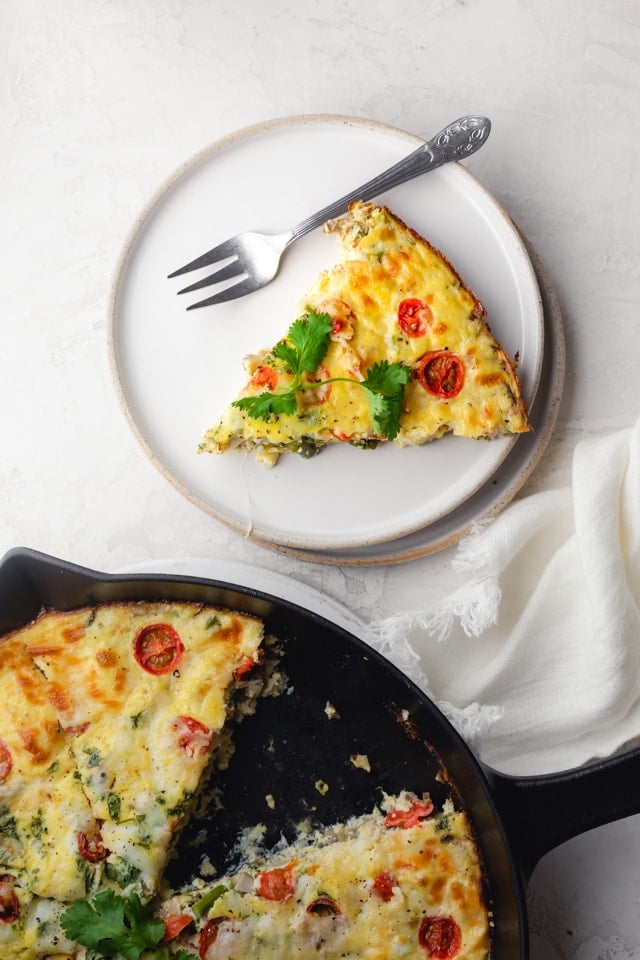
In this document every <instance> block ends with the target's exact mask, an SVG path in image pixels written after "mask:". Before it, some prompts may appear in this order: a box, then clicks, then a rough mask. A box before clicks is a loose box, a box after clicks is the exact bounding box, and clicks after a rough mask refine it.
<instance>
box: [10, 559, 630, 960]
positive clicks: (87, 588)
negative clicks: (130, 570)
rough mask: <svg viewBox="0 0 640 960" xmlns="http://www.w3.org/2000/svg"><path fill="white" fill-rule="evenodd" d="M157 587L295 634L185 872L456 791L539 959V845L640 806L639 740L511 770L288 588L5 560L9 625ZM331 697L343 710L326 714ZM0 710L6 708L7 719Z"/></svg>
mask: <svg viewBox="0 0 640 960" xmlns="http://www.w3.org/2000/svg"><path fill="white" fill-rule="evenodd" d="M150 599H158V600H160V599H161V600H197V601H203V602H210V603H215V604H219V605H223V606H227V607H230V608H233V609H237V610H244V611H245V612H247V613H253V614H256V615H258V616H260V617H262V618H263V619H264V620H265V622H266V626H267V630H268V632H270V633H273V634H275V635H276V636H277V637H279V638H280V639H282V640H284V641H285V653H284V657H283V662H282V665H283V668H284V670H285V672H286V675H287V678H288V687H287V690H286V691H285V692H284V693H283V694H282V695H281V696H280V697H277V698H268V699H267V698H265V699H262V700H261V701H260V702H259V705H258V710H257V712H256V714H255V715H254V716H253V717H250V718H248V719H246V720H245V721H244V722H243V723H242V724H241V725H240V726H239V727H238V729H237V730H236V732H235V735H234V741H235V744H236V751H235V754H234V756H233V758H232V760H231V763H230V765H229V768H228V770H227V771H226V772H224V773H222V774H219V775H218V776H217V777H216V780H215V785H216V787H217V788H218V790H219V792H220V795H221V797H222V800H223V804H224V807H223V809H222V811H220V810H219V809H218V810H216V809H211V813H210V815H209V814H208V813H206V814H204V815H203V818H202V819H201V820H200V821H198V820H194V821H193V822H191V823H190V825H189V827H188V829H187V830H186V832H185V833H184V834H183V835H182V837H181V840H180V846H179V856H178V858H177V859H176V861H175V862H174V863H173V864H172V865H171V867H170V872H169V874H168V879H169V880H170V881H172V882H174V883H180V882H181V881H183V880H186V879H188V878H189V877H191V876H192V875H194V873H196V872H197V867H198V864H199V862H200V858H201V856H202V854H203V853H207V854H208V855H209V857H210V859H211V860H212V861H213V862H214V863H215V864H216V865H217V866H218V867H219V868H220V869H221V870H225V869H227V868H230V867H233V865H234V862H235V860H236V856H237V855H236V849H235V845H236V840H237V838H238V836H239V833H240V831H241V830H242V828H244V827H247V826H252V825H254V824H256V823H263V824H264V825H265V827H266V830H267V833H266V841H267V843H272V842H273V843H275V842H277V841H278V840H279V839H280V838H281V836H283V835H284V836H286V837H288V838H292V837H293V835H294V833H295V829H296V825H297V824H299V823H300V821H301V820H304V819H311V821H312V822H314V823H316V824H322V823H327V824H328V823H331V822H335V821H337V820H342V819H346V818H347V817H350V816H353V815H358V814H361V813H365V812H368V811H369V810H371V808H372V807H373V806H374V804H375V803H377V802H378V801H379V800H380V799H381V796H382V794H381V791H383V790H384V791H386V792H388V793H395V792H397V791H399V790H402V789H409V790H414V791H416V792H417V793H422V792H423V791H428V792H430V793H431V796H432V798H433V799H434V801H435V802H436V804H439V803H441V802H442V801H443V800H444V799H445V798H446V797H447V796H453V798H454V800H455V801H456V802H457V803H458V804H459V805H461V806H462V807H463V808H464V809H465V810H466V811H467V813H468V814H469V816H470V818H471V821H472V823H473V827H474V830H475V833H476V837H477V839H478V843H479V847H480V850H481V854H482V857H483V860H484V865H485V872H486V890H487V898H488V901H489V904H490V906H491V909H492V911H493V915H494V921H495V932H494V945H493V957H494V960H515V958H517V957H520V958H526V957H527V956H528V936H527V917H526V900H525V889H526V883H527V881H528V879H529V876H530V874H531V872H532V870H533V868H534V866H535V864H536V863H537V861H538V860H539V859H540V857H542V855H543V854H544V853H546V852H547V851H548V850H550V849H551V848H552V847H554V846H556V845H558V844H559V843H561V842H563V841H564V840H567V839H569V838H570V837H573V836H576V835H577V834H579V833H582V832H583V831H585V830H588V829H590V828H592V827H596V826H599V825H601V824H603V823H606V822H609V821H612V820H616V819H619V818H621V817H625V816H628V815H629V814H632V813H637V812H639V811H640V795H639V790H638V787H637V783H638V775H639V773H640V750H636V751H633V752H629V753H626V754H624V755H622V756H620V757H616V758H614V759H610V760H607V761H605V762H600V763H596V764H594V765H592V766H589V767H587V768H580V769H577V770H571V771H568V772H566V773H561V774H558V775H550V776H543V777H532V778H521V777H520V778H516V777H509V776H504V775H502V774H500V773H498V772H496V771H495V770H492V769H489V768H487V767H486V766H483V765H482V764H480V763H479V762H478V761H477V760H476V759H475V757H474V756H473V754H472V753H471V752H470V750H469V748H468V747H467V746H466V744H465V743H464V741H463V740H462V739H461V738H460V737H459V736H458V734H457V733H456V731H455V730H454V729H453V727H451V725H450V724H449V723H448V721H447V720H446V719H445V718H444V716H443V715H442V714H441V713H440V711H439V710H438V709H437V708H436V706H435V705H434V704H433V703H432V702H431V701H430V700H429V699H428V698H427V697H426V696H425V695H424V694H423V693H422V692H421V691H420V690H419V689H418V688H417V687H416V686H415V685H414V684H413V683H412V682H411V681H410V680H408V679H407V678H406V677H405V676H404V675H403V674H402V673H401V672H400V671H398V670H397V669H396V668H395V667H394V666H393V665H391V664H390V663H388V662H387V661H386V660H385V659H384V658H383V657H381V656H380V655H379V654H377V653H376V652H375V651H372V650H371V649H370V648H369V647H368V646H367V645H366V644H365V643H363V642H362V641H360V640H359V639H357V638H355V637H353V636H352V635H350V634H349V633H347V632H346V631H344V630H342V629H341V628H340V627H337V626H335V625H334V624H332V623H330V622H329V621H327V620H324V619H323V618H322V617H320V616H317V615H316V614H313V613H309V612H308V611H305V610H304V609H302V608H300V607H299V606H296V605H295V604H291V603H289V602H287V601H285V600H281V599H277V598H276V597H273V596H269V595H266V594H263V593H261V592H259V591H256V590H250V589H245V588H242V587H237V586H233V585H231V584H227V583H223V582H220V581H209V580H201V579H196V578H187V577H175V576H169V575H168V576H158V575H140V574H130V575H111V574H104V573H97V572H94V571H92V570H87V569H84V568H82V567H78V566H75V565H72V564H70V563H67V562H65V561H61V560H58V559H55V558H53V557H49V556H46V555H44V554H41V553H37V552H35V551H32V550H28V549H22V548H18V549H15V550H11V551H10V552H9V553H7V554H6V555H5V556H4V557H3V559H2V560H1V561H0V634H2V633H5V632H7V631H10V630H14V629H16V628H17V627H20V626H22V625H24V624H26V623H28V622H29V621H30V620H32V619H33V618H34V617H35V616H37V614H38V613H39V612H40V611H41V610H42V609H43V608H53V609H57V610H69V609H73V608H74V607H80V606H85V605H90V604H95V603H100V602H110V601H116V600H119V601H121V600H150ZM1 652H2V648H1V646H0V657H1ZM70 682H71V683H72V682H73V678H70ZM327 701H329V702H330V703H331V704H332V705H333V706H334V707H335V709H336V710H337V711H338V713H339V719H329V718H328V716H327V714H326V712H325V707H326V705H327ZM1 716H2V714H1V708H0V725H1ZM354 754H366V755H367V757H368V759H369V762H370V765H371V773H367V772H365V771H364V770H362V769H359V768H358V767H356V766H354V764H353V763H351V761H350V759H349V758H350V757H351V756H352V755H354ZM323 783H324V784H326V785H327V787H328V790H326V791H325V792H321V791H324V787H323V786H322V784H323ZM318 787H320V789H318ZM269 795H271V797H273V801H274V805H273V807H271V806H269V805H268V804H267V802H266V800H265V798H266V797H267V796H269Z"/></svg>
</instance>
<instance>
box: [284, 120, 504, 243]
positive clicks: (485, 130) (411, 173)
mask: <svg viewBox="0 0 640 960" xmlns="http://www.w3.org/2000/svg"><path fill="white" fill-rule="evenodd" d="M490 131H491V121H490V120H488V119H487V118H486V117H473V116H470V117H460V119H459V120H454V121H453V123H449V124H447V126H446V127H444V128H443V129H442V130H441V131H440V132H439V133H437V134H436V135H435V137H432V138H431V140H427V141H426V143H422V144H420V146H419V147H418V148H417V150H414V151H413V153H410V154H409V155H408V156H407V157H404V158H403V159H402V160H399V161H398V163H394V165H393V166H392V167H389V169H388V170H385V171H384V173H380V174H378V176H377V177H374V178H373V180H368V181H367V182H366V183H365V184H363V185H362V186H361V187H358V188H357V189H356V190H352V191H351V192H350V193H348V194H346V196H344V197H341V198H340V199H339V200H335V201H334V202H333V203H330V204H329V206H328V207H324V209H323V210H318V212H317V213H314V214H312V215H311V216H310V217H307V218H306V220H302V221H301V222H300V223H299V224H297V225H296V226H295V227H293V229H292V230H291V232H290V235H289V236H290V239H288V241H287V246H288V244H289V243H291V242H292V241H293V240H297V239H298V237H302V236H304V235H305V233H309V232H310V231H311V230H315V228H316V227H319V226H320V225H321V224H323V223H324V222H325V220H330V219H331V218H332V217H338V216H340V215H341V214H343V213H345V211H346V209H347V207H348V206H349V204H350V203H351V202H352V201H353V200H370V199H371V198H372V197H375V196H377V195H378V194H380V193H384V191H385V190H390V189H391V188H392V187H397V186H398V185H399V184H400V183H405V182H406V181H407V180H411V179H412V178H413V177H417V176H419V175H420V174H421V173H426V172H427V170H435V169H436V167H441V166H442V164H443V163H449V161H451V160H464V159H465V157H470V156H471V154H472V153H475V152H476V150H479V149H480V147H481V146H482V144H483V143H484V142H485V140H486V139H487V137H488V136H489V133H490Z"/></svg>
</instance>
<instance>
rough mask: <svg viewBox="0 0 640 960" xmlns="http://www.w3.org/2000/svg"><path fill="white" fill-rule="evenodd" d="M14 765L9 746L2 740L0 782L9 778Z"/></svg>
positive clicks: (0, 748)
mask: <svg viewBox="0 0 640 960" xmlns="http://www.w3.org/2000/svg"><path fill="white" fill-rule="evenodd" d="M12 767H13V760H12V759H11V753H10V751H9V747H8V746H7V745H6V743H5V742H4V740H0V783H2V782H3V781H4V780H6V779H7V777H8V776H9V774H10V773H11V768H12Z"/></svg>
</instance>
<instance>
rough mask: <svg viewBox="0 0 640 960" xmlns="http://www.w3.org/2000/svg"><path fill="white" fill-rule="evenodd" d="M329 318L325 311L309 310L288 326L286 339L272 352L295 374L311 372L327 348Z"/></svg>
mask: <svg viewBox="0 0 640 960" xmlns="http://www.w3.org/2000/svg"><path fill="white" fill-rule="evenodd" d="M331 329H332V325H331V318H330V317H329V316H328V315H327V314H326V313H318V312H317V311H315V310H311V311H309V313H307V314H305V315H304V316H303V317H298V319H297V320H294V322H293V323H292V324H291V326H290V327H289V332H288V333H287V336H286V339H285V340H281V341H280V343H278V344H276V347H275V349H274V351H273V352H274V353H275V355H276V357H278V358H279V359H280V360H282V361H283V362H284V363H286V365H287V366H288V367H289V369H290V370H291V372H292V373H293V374H295V376H297V377H299V376H300V374H302V373H305V372H306V373H313V371H314V370H316V369H317V367H318V364H320V363H322V361H323V360H324V357H325V354H326V352H327V350H328V348H329V334H330V333H331Z"/></svg>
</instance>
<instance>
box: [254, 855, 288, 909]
mask: <svg viewBox="0 0 640 960" xmlns="http://www.w3.org/2000/svg"><path fill="white" fill-rule="evenodd" d="M293 866H294V865H293V863H288V864H287V866H286V867H277V868H276V869H275V870H267V871H266V873H259V874H258V877H257V881H258V893H259V894H260V896H261V897H264V898H265V900H288V899H289V897H292V896H293V894H294V893H295V892H296V881H295V877H294V876H293Z"/></svg>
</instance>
